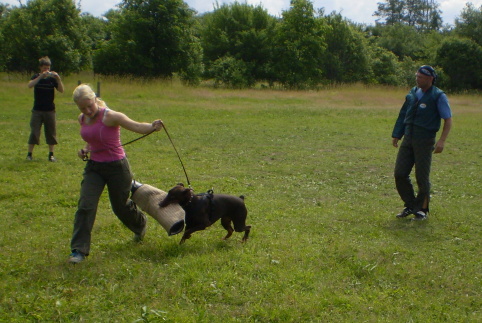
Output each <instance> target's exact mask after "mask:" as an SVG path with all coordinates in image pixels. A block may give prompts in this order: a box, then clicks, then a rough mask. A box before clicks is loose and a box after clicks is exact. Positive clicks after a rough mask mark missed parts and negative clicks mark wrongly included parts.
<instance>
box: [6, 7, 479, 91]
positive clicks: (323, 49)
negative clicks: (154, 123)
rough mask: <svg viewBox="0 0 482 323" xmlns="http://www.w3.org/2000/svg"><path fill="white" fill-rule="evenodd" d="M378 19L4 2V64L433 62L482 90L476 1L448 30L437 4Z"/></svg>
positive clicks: (444, 73) (117, 68)
mask: <svg viewBox="0 0 482 323" xmlns="http://www.w3.org/2000/svg"><path fill="white" fill-rule="evenodd" d="M79 3H80V2H79ZM374 16H376V17H377V18H378V20H377V23H376V24H375V25H374V26H372V25H363V24H357V23H354V22H351V21H349V20H348V19H346V18H344V17H343V16H342V15H341V14H340V13H337V12H331V13H328V14H326V13H325V12H324V10H323V8H319V9H315V8H314V7H313V3H312V2H311V1H310V0H291V3H290V8H289V9H288V10H285V11H283V12H282V14H281V16H280V17H274V16H271V15H270V14H269V13H268V12H267V10H266V9H264V8H263V7H262V6H261V5H249V4H247V3H239V2H234V3H232V4H222V5H219V4H216V6H215V8H214V10H213V11H212V12H209V13H205V14H203V15H197V14H196V12H195V11H194V10H193V9H191V8H189V6H188V5H187V4H186V3H185V2H183V1H182V0H123V1H122V2H120V4H119V5H118V8H117V9H112V10H109V11H108V12H106V13H105V14H104V16H103V17H100V18H99V17H94V16H92V15H90V14H86V13H81V12H80V9H79V8H78V7H77V5H76V2H75V1H74V0H30V1H28V2H27V3H26V4H25V5H20V7H16V6H14V7H11V6H9V5H5V4H1V3H0V50H1V52H2V55H1V56H0V70H2V71H4V72H21V73H33V72H35V71H37V69H38V66H37V61H38V58H39V57H41V56H45V55H48V56H49V57H50V58H51V59H52V60H53V62H54V65H55V66H54V67H55V68H54V69H55V70H56V71H58V72H60V73H62V74H70V73H76V72H80V71H83V70H89V71H93V72H94V73H96V74H101V75H117V76H126V77H142V78H154V77H155V78H171V77H173V76H175V75H176V76H178V77H179V78H180V79H181V80H182V81H183V82H184V83H185V84H189V85H198V84H199V83H200V82H201V81H202V80H212V81H213V82H214V84H215V85H216V86H227V87H231V88H249V87H253V86H254V85H256V84H260V83H261V84H263V85H264V86H279V87H282V88H286V89H313V88H317V87H319V86H323V85H326V84H340V83H354V82H362V83H364V84H384V85H395V86H406V85H412V84H413V83H414V72H415V71H416V69H417V67H418V66H420V65H424V64H429V65H432V66H434V67H435V68H436V69H437V71H438V73H439V75H440V78H439V82H440V83H439V85H440V86H441V87H444V88H447V89H451V90H458V91H460V90H480V89H482V6H481V7H480V8H477V7H474V6H473V5H472V4H471V3H467V4H466V6H465V7H464V9H463V10H462V12H461V13H460V16H459V18H457V19H456V21H455V25H454V26H449V25H445V26H444V25H443V22H442V18H441V11H440V10H439V9H438V4H437V2H436V1H435V0H385V1H384V2H380V3H378V10H377V11H376V12H374Z"/></svg>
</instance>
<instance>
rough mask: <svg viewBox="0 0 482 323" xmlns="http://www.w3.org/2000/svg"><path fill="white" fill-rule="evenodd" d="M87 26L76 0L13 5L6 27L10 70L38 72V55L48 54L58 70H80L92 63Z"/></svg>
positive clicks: (47, 0) (37, 1)
mask: <svg viewBox="0 0 482 323" xmlns="http://www.w3.org/2000/svg"><path fill="white" fill-rule="evenodd" d="M83 27H84V26H83V25H82V21H81V19H80V15H79V10H77V8H76V7H75V3H74V1H73V0H31V1H29V2H27V4H26V5H24V6H22V7H20V8H13V9H12V10H11V11H10V14H9V15H8V16H7V18H6V20H5V21H4V25H3V28H2V31H3V36H4V37H5V39H8V42H5V49H4V50H5V52H4V53H2V54H3V55H6V56H7V57H8V58H7V62H6V68H7V70H8V71H16V72H27V73H28V72H34V71H37V70H38V58H39V57H41V56H45V55H48V56H49V57H50V58H51V59H52V61H53V64H54V69H55V71H57V72H61V73H63V74H69V73H72V72H77V71H80V70H81V69H83V68H84V67H85V66H87V65H88V63H89V46H88V42H87V41H86V37H85V33H84V31H85V29H84V28H83Z"/></svg>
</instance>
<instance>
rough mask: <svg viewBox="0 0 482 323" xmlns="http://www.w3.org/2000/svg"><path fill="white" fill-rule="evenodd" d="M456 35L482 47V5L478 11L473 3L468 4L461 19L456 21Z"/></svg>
mask: <svg viewBox="0 0 482 323" xmlns="http://www.w3.org/2000/svg"><path fill="white" fill-rule="evenodd" d="M455 33H456V34H457V35H460V36H462V37H467V38H470V39H472V40H473V41H475V42H476V43H477V44H479V45H480V46H482V5H481V6H480V7H479V8H478V9H477V8H476V7H475V6H474V5H473V4H471V3H467V4H466V6H465V8H464V9H462V12H461V14H460V18H457V19H456V20H455Z"/></svg>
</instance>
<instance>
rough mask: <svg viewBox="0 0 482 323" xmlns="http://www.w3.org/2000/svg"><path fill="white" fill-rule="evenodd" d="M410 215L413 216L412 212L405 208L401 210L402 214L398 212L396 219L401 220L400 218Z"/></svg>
mask: <svg viewBox="0 0 482 323" xmlns="http://www.w3.org/2000/svg"><path fill="white" fill-rule="evenodd" d="M410 214H413V210H412V209H411V208H409V207H406V208H404V209H403V211H402V212H400V213H399V214H397V218H399V219H401V218H406V217H407V216H409V215H410Z"/></svg>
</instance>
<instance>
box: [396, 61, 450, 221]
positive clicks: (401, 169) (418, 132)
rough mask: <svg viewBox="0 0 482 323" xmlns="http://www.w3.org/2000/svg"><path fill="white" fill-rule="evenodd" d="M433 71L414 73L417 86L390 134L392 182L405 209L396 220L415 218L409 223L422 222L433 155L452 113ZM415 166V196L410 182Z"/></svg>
mask: <svg viewBox="0 0 482 323" xmlns="http://www.w3.org/2000/svg"><path fill="white" fill-rule="evenodd" d="M436 79H437V74H436V73H435V70H434V69H433V68H432V67H431V66H428V65H424V66H422V67H420V68H419V69H418V71H417V73H416V83H417V86H416V87H414V88H412V89H411V90H410V92H409V93H408V95H407V96H406V98H405V103H404V104H403V106H402V108H401V110H400V113H399V115H398V119H397V121H396V123H395V126H394V129H393V132H392V145H393V146H394V147H395V148H397V147H398V142H399V140H400V139H402V137H403V141H402V143H401V145H400V148H399V150H398V155H397V160H396V163H395V171H394V176H395V183H396V186H397V191H398V194H399V195H400V197H401V199H402V200H403V202H405V208H404V209H403V210H402V212H400V213H399V214H398V215H397V218H405V217H407V216H409V215H412V214H413V215H414V216H415V217H414V218H413V219H412V220H425V219H427V216H428V212H429V202H430V168H431V165H432V153H436V154H437V153H441V152H442V151H443V149H444V145H445V141H446V139H447V136H448V135H449V132H450V129H451V127H452V111H451V109H450V105H449V102H448V99H447V96H446V95H445V93H444V92H443V91H442V90H440V89H439V88H437V87H436V86H435V85H434V83H435V81H436ZM441 120H444V125H443V129H442V134H441V135H440V138H439V139H438V141H435V138H436V133H437V132H438V131H439V129H440V126H441V123H442V122H441ZM414 166H415V178H416V181H417V185H418V193H417V196H415V191H414V188H413V185H412V182H411V180H410V173H411V172H412V169H413V167H414Z"/></svg>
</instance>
